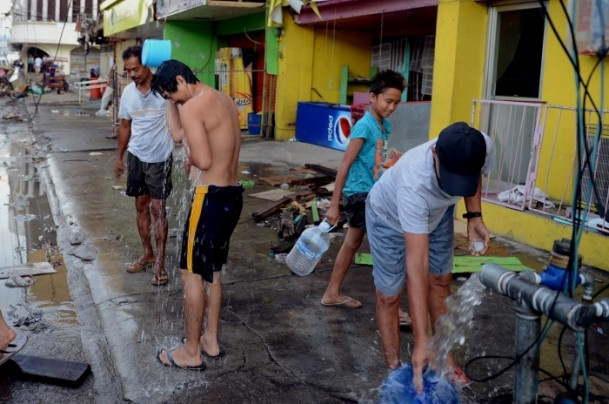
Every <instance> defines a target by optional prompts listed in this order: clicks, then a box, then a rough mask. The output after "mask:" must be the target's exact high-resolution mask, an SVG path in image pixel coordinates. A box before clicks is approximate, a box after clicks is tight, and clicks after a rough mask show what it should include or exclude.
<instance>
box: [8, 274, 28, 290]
mask: <svg viewBox="0 0 609 404" xmlns="http://www.w3.org/2000/svg"><path fill="white" fill-rule="evenodd" d="M33 283H34V279H33V278H32V277H31V276H24V277H21V276H18V275H14V276H11V277H10V278H8V279H7V280H6V282H4V285H6V286H8V287H10V288H26V287H28V286H32V284H33Z"/></svg>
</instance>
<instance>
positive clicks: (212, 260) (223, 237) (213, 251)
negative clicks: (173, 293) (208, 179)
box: [180, 185, 243, 283]
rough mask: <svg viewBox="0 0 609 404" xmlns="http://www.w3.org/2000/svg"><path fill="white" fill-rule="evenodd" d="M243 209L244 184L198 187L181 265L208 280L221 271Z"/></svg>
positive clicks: (189, 219) (186, 227)
mask: <svg viewBox="0 0 609 404" xmlns="http://www.w3.org/2000/svg"><path fill="white" fill-rule="evenodd" d="M242 208H243V187H242V186H240V185H239V186H228V187H216V186H214V185H209V186H198V187H196V188H195V192H194V195H193V198H192V205H191V207H190V212H189V213H188V218H187V219H186V224H185V226H184V234H183V236H182V252H181V254H180V268H182V269H186V270H188V272H191V273H195V274H199V275H201V276H202V277H203V279H204V280H205V281H207V282H209V283H212V282H213V275H214V274H213V273H214V272H216V271H220V270H222V265H224V264H226V259H227V257H228V247H229V241H230V237H231V235H232V234H233V230H235V227H236V226H237V222H238V221H239V216H240V215H241V209H242Z"/></svg>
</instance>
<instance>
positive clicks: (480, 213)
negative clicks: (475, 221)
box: [463, 212, 482, 219]
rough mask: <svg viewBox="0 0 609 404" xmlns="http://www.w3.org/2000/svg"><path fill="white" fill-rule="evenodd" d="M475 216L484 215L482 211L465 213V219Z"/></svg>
mask: <svg viewBox="0 0 609 404" xmlns="http://www.w3.org/2000/svg"><path fill="white" fill-rule="evenodd" d="M474 217H482V212H467V213H464V214H463V219H472V218H474Z"/></svg>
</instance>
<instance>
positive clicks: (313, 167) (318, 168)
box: [305, 164, 337, 178]
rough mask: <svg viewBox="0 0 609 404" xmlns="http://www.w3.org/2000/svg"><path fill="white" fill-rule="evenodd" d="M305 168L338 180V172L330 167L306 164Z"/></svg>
mask: <svg viewBox="0 0 609 404" xmlns="http://www.w3.org/2000/svg"><path fill="white" fill-rule="evenodd" d="M305 168H309V169H311V170H314V171H316V172H318V173H320V174H323V175H327V176H328V177H332V178H336V173H337V171H336V170H335V169H333V168H330V167H324V166H320V165H319V164H305Z"/></svg>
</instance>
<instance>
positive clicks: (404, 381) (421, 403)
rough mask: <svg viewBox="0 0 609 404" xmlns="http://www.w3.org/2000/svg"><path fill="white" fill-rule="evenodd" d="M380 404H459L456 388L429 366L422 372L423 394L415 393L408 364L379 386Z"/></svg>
mask: <svg viewBox="0 0 609 404" xmlns="http://www.w3.org/2000/svg"><path fill="white" fill-rule="evenodd" d="M379 402H380V403H381V404H459V403H461V398H460V397H459V393H458V392H457V389H456V387H455V386H454V385H453V384H452V383H451V382H450V381H449V380H448V379H447V378H446V376H444V377H439V375H438V374H437V373H436V372H435V371H434V370H433V369H431V368H430V367H429V366H428V367H427V368H426V369H425V370H424V371H423V392H422V393H420V394H419V393H417V390H416V389H415V387H414V383H413V380H412V366H411V365H410V364H409V363H408V364H406V365H403V366H402V367H400V368H398V369H396V370H394V371H393V372H391V373H390V374H389V376H388V377H387V379H386V380H385V383H383V386H381V393H380V400H379Z"/></svg>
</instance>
